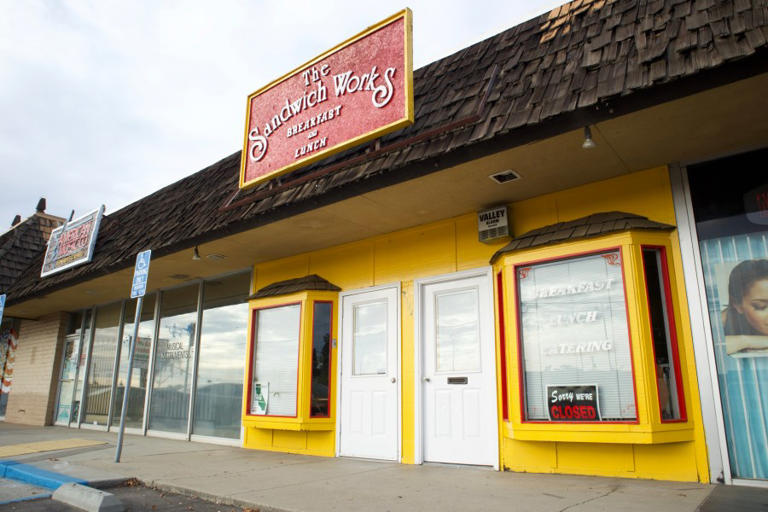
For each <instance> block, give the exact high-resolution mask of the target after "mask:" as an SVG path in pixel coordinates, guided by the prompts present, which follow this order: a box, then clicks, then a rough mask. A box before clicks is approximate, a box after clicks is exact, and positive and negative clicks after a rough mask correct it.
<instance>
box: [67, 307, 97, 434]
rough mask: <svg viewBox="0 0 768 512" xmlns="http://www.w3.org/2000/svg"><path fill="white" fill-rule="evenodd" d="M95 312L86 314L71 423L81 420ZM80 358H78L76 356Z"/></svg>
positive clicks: (90, 311) (89, 311)
mask: <svg viewBox="0 0 768 512" xmlns="http://www.w3.org/2000/svg"><path fill="white" fill-rule="evenodd" d="M92 311H93V310H91V309H89V310H88V311H86V312H85V329H84V330H83V341H82V343H81V344H80V356H79V358H78V360H77V372H76V378H75V398H74V400H73V402H72V418H71V420H70V421H71V422H75V423H76V422H78V421H79V420H80V398H81V397H82V394H83V379H84V378H85V362H86V361H87V360H88V347H89V345H90V343H91V320H92V315H93V313H92ZM75 357H78V356H75Z"/></svg>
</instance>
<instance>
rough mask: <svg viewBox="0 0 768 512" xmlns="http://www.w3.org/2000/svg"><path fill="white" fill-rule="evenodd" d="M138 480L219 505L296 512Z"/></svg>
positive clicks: (272, 511) (266, 510)
mask: <svg viewBox="0 0 768 512" xmlns="http://www.w3.org/2000/svg"><path fill="white" fill-rule="evenodd" d="M137 480H138V482H139V483H140V484H142V485H144V486H146V487H151V488H153V489H158V490H161V491H168V492H175V493H176V494H181V495H182V496H190V497H192V498H200V499H203V500H206V501H210V502H212V503H216V504H218V505H231V506H233V507H241V508H255V509H256V510H258V511H259V512H296V511H295V510H293V509H288V508H278V507H274V506H272V505H267V504H263V503H257V502H255V501H245V500H239V499H237V498H232V497H230V496H221V495H217V494H210V493H207V492H201V491H196V490H194V489H190V488H188V487H180V486H178V485H174V484H167V483H164V482H159V481H157V480H154V481H147V480H141V479H137Z"/></svg>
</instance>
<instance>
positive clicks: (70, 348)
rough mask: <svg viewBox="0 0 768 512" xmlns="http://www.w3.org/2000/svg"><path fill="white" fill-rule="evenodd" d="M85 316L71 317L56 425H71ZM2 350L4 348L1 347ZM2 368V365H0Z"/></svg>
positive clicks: (61, 376) (76, 315)
mask: <svg viewBox="0 0 768 512" xmlns="http://www.w3.org/2000/svg"><path fill="white" fill-rule="evenodd" d="M82 323H83V314H82V313H74V314H72V315H70V317H69V328H68V329H67V335H66V337H65V338H64V354H63V360H62V362H61V375H60V376H59V400H58V403H57V404H56V419H55V420H54V421H55V422H56V423H64V424H66V423H69V418H70V414H71V413H72V396H73V394H74V391H75V376H76V374H77V361H78V356H79V354H80V331H81V328H82ZM0 350H2V347H0ZM0 366H1V365H0Z"/></svg>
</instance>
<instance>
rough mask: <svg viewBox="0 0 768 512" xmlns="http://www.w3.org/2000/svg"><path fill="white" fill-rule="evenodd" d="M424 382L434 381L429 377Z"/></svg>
mask: <svg viewBox="0 0 768 512" xmlns="http://www.w3.org/2000/svg"><path fill="white" fill-rule="evenodd" d="M424 382H432V380H431V379H430V378H429V377H424Z"/></svg>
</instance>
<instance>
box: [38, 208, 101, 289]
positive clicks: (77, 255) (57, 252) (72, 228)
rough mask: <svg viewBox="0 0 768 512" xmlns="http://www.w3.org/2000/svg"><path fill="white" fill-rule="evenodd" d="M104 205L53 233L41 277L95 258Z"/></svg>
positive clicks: (49, 240) (46, 251)
mask: <svg viewBox="0 0 768 512" xmlns="http://www.w3.org/2000/svg"><path fill="white" fill-rule="evenodd" d="M103 215H104V205H101V207H100V208H99V209H98V210H93V211H92V212H90V213H88V214H86V215H83V216H82V217H80V218H79V219H76V220H73V221H69V222H67V223H65V224H64V225H63V226H59V227H58V228H56V229H54V230H53V231H52V232H51V237H50V238H49V239H48V246H47V248H46V250H45V259H44V260H43V269H42V271H41V272H40V277H45V276H48V275H51V274H54V273H56V272H61V271H62V270H65V269H68V268H71V267H74V266H76V265H80V264H82V263H88V262H90V261H91V258H92V257H93V249H94V247H95V246H96V236H97V235H98V233H99V224H100V223H101V217H102V216H103Z"/></svg>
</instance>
